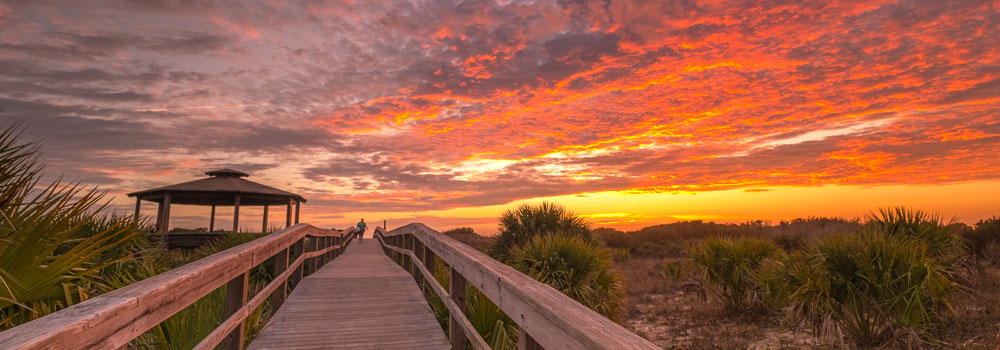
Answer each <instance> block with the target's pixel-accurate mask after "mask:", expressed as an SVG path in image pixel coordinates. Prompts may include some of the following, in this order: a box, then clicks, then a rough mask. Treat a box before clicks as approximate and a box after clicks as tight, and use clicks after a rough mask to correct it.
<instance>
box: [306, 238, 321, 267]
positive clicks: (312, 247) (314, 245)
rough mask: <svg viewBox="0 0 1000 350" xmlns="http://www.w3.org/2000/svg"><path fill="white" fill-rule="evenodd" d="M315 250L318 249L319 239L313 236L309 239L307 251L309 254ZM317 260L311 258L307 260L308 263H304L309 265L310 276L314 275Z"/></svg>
mask: <svg viewBox="0 0 1000 350" xmlns="http://www.w3.org/2000/svg"><path fill="white" fill-rule="evenodd" d="M317 248H319V237H316V236H313V237H311V238H310V239H309V251H310V252H315V251H316V249H317ZM317 259H319V257H318V256H317V257H314V258H311V259H309V261H307V262H306V263H307V264H309V274H310V275H311V274H314V273H316V260H317Z"/></svg>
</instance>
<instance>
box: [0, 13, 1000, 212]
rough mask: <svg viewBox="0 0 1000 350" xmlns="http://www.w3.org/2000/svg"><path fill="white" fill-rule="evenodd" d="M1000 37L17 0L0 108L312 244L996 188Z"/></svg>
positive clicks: (791, 19) (99, 174)
mask: <svg viewBox="0 0 1000 350" xmlns="http://www.w3.org/2000/svg"><path fill="white" fill-rule="evenodd" d="M998 23H1000V10H998V8H997V4H996V3H995V2H993V1H988V0H987V1H978V0H968V1H965V0H963V1H906V0H900V1H805V2H797V1H779V2H764V3H761V2H752V1H750V2H747V1H641V0H601V1H596V0H557V1H517V0H514V1H477V0H472V1H468V0H464V1H458V0H452V1H426V0H418V1H377V2H370V1H301V2H290V3H286V2H269V1H261V2H243V3H240V5H239V6H231V5H228V4H226V3H220V2H214V1H163V2H161V1H152V2H150V1H107V2H106V3H102V2H100V1H88V2H61V3H54V4H49V3H47V2H34V1H30V2H29V1H13V2H9V3H8V4H5V5H0V86H2V89H0V106H2V107H3V108H5V109H6V110H5V112H4V113H3V115H4V116H5V118H8V119H17V120H26V121H28V122H29V123H30V125H31V130H32V132H33V133H35V134H37V135H38V137H39V138H40V139H41V140H43V141H44V142H45V143H46V147H45V150H46V152H47V153H48V155H49V156H50V157H51V158H52V161H51V163H52V168H53V170H54V171H56V172H60V173H66V174H67V175H69V176H70V177H79V178H82V179H83V180H84V181H87V182H92V183H97V184H102V185H104V187H105V188H107V189H109V190H111V191H112V193H115V194H120V193H123V192H128V191H131V190H136V189H140V188H143V187H145V186H152V185H162V184H166V183H169V182H175V181H181V180H188V179H191V178H192V177H194V176H197V174H199V171H201V170H208V169H210V168H215V167H221V166H232V167H238V168H242V169H244V170H252V171H253V172H254V175H255V176H257V177H255V179H258V180H260V181H263V182H268V183H271V184H274V185H276V186H278V187H285V188H289V189H291V190H296V191H300V192H302V193H303V194H304V195H306V196H307V197H309V198H310V205H311V206H312V207H311V208H315V209H313V210H314V212H316V213H317V214H316V215H317V216H316V217H317V218H319V219H324V220H329V221H330V222H334V221H338V220H340V219H339V218H340V216H339V214H337V213H341V212H393V213H404V212H415V211H433V210H446V209H455V208H463V207H478V206H489V205H501V204H505V203H509V202H511V201H516V200H521V199H529V198H537V197H543V196H559V195H572V194H578V193H584V192H598V191H623V192H628V193H662V192H669V193H673V192H702V191H718V190H730V189H734V190H745V191H747V193H759V192H764V191H768V190H769V189H771V188H773V187H775V186H821V185H829V184H838V185H892V184H909V185H916V184H921V185H923V184H931V185H934V184H947V183H954V182H966V181H996V180H998V179H1000V160H998V159H1000V158H998V157H997V154H1000V117H998V116H1000V45H998V41H997V38H1000V26H998V25H997V24H998ZM122 203H124V202H122ZM320 213H324V214H320ZM321 215H325V216H322V217H321ZM393 215H401V214H393ZM393 217H401V216H393ZM425 217H431V216H425ZM346 220H351V219H350V218H348V219H346ZM442 220H444V219H442ZM449 222H450V221H449Z"/></svg>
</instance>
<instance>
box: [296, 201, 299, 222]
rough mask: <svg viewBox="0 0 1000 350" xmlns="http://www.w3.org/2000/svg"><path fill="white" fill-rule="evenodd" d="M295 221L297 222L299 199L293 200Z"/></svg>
mask: <svg viewBox="0 0 1000 350" xmlns="http://www.w3.org/2000/svg"><path fill="white" fill-rule="evenodd" d="M295 223H296V224H297V223H299V201H295Z"/></svg>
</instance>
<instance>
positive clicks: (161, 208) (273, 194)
mask: <svg viewBox="0 0 1000 350" xmlns="http://www.w3.org/2000/svg"><path fill="white" fill-rule="evenodd" d="M205 175H208V176H209V177H208V178H205V179H200V180H194V181H189V182H184V183H179V184H175V185H169V186H164V187H157V188H153V189H148V190H145V191H139V192H133V193H129V194H128V196H129V197H135V198H136V200H135V216H136V218H137V219H138V217H139V211H140V209H141V207H142V201H149V202H156V203H157V204H158V206H157V210H156V229H157V232H159V233H160V234H161V235H162V236H163V238H164V240H165V241H166V242H167V244H168V246H171V247H172V248H195V247H198V246H200V245H201V244H203V243H205V242H206V241H208V240H211V239H214V238H216V237H218V236H220V235H222V234H224V231H220V232H216V231H215V208H216V206H220V205H221V206H232V207H233V230H232V232H238V231H239V228H240V206H263V207H264V222H263V225H262V226H261V227H262V232H266V231H267V216H268V209H269V207H270V206H274V205H284V206H287V210H286V213H287V214H286V217H285V226H286V227H287V226H291V225H292V224H293V223H298V222H299V205H300V204H301V203H305V201H306V199H305V198H303V197H302V196H300V195H297V194H294V193H291V192H287V191H282V190H279V189H277V188H274V187H271V186H267V185H263V184H259V183H256V182H253V181H250V180H246V179H244V177H248V176H250V174H247V173H244V172H242V171H237V170H232V169H219V170H215V171H209V172H207V173H205ZM172 204H186V205H203V206H211V207H212V213H211V216H210V219H209V225H208V232H205V233H178V234H177V235H174V234H172V233H170V232H169V231H170V206H171V205H172ZM293 207H294V214H293ZM172 236H178V237H172ZM180 236H183V237H180ZM175 238H176V239H175Z"/></svg>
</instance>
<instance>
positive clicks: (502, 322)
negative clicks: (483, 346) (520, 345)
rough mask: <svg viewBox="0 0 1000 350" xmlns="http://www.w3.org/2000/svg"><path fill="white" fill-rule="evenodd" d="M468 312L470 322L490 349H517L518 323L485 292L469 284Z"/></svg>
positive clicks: (467, 291)
mask: <svg viewBox="0 0 1000 350" xmlns="http://www.w3.org/2000/svg"><path fill="white" fill-rule="evenodd" d="M465 296H466V299H465V301H466V313H467V314H468V317H469V323H472V326H473V327H475V328H476V332H478V333H479V335H480V336H482V337H483V340H485V341H486V343H487V344H489V345H490V349H495V350H514V349H517V324H516V323H514V320H512V319H510V317H508V316H507V314H505V313H504V312H503V311H502V310H500V308H499V307H497V306H496V304H494V303H493V302H492V301H490V299H489V298H487V297H486V296H485V295H483V293H481V292H480V291H478V290H476V289H475V288H473V287H471V286H469V287H467V288H466V292H465Z"/></svg>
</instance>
